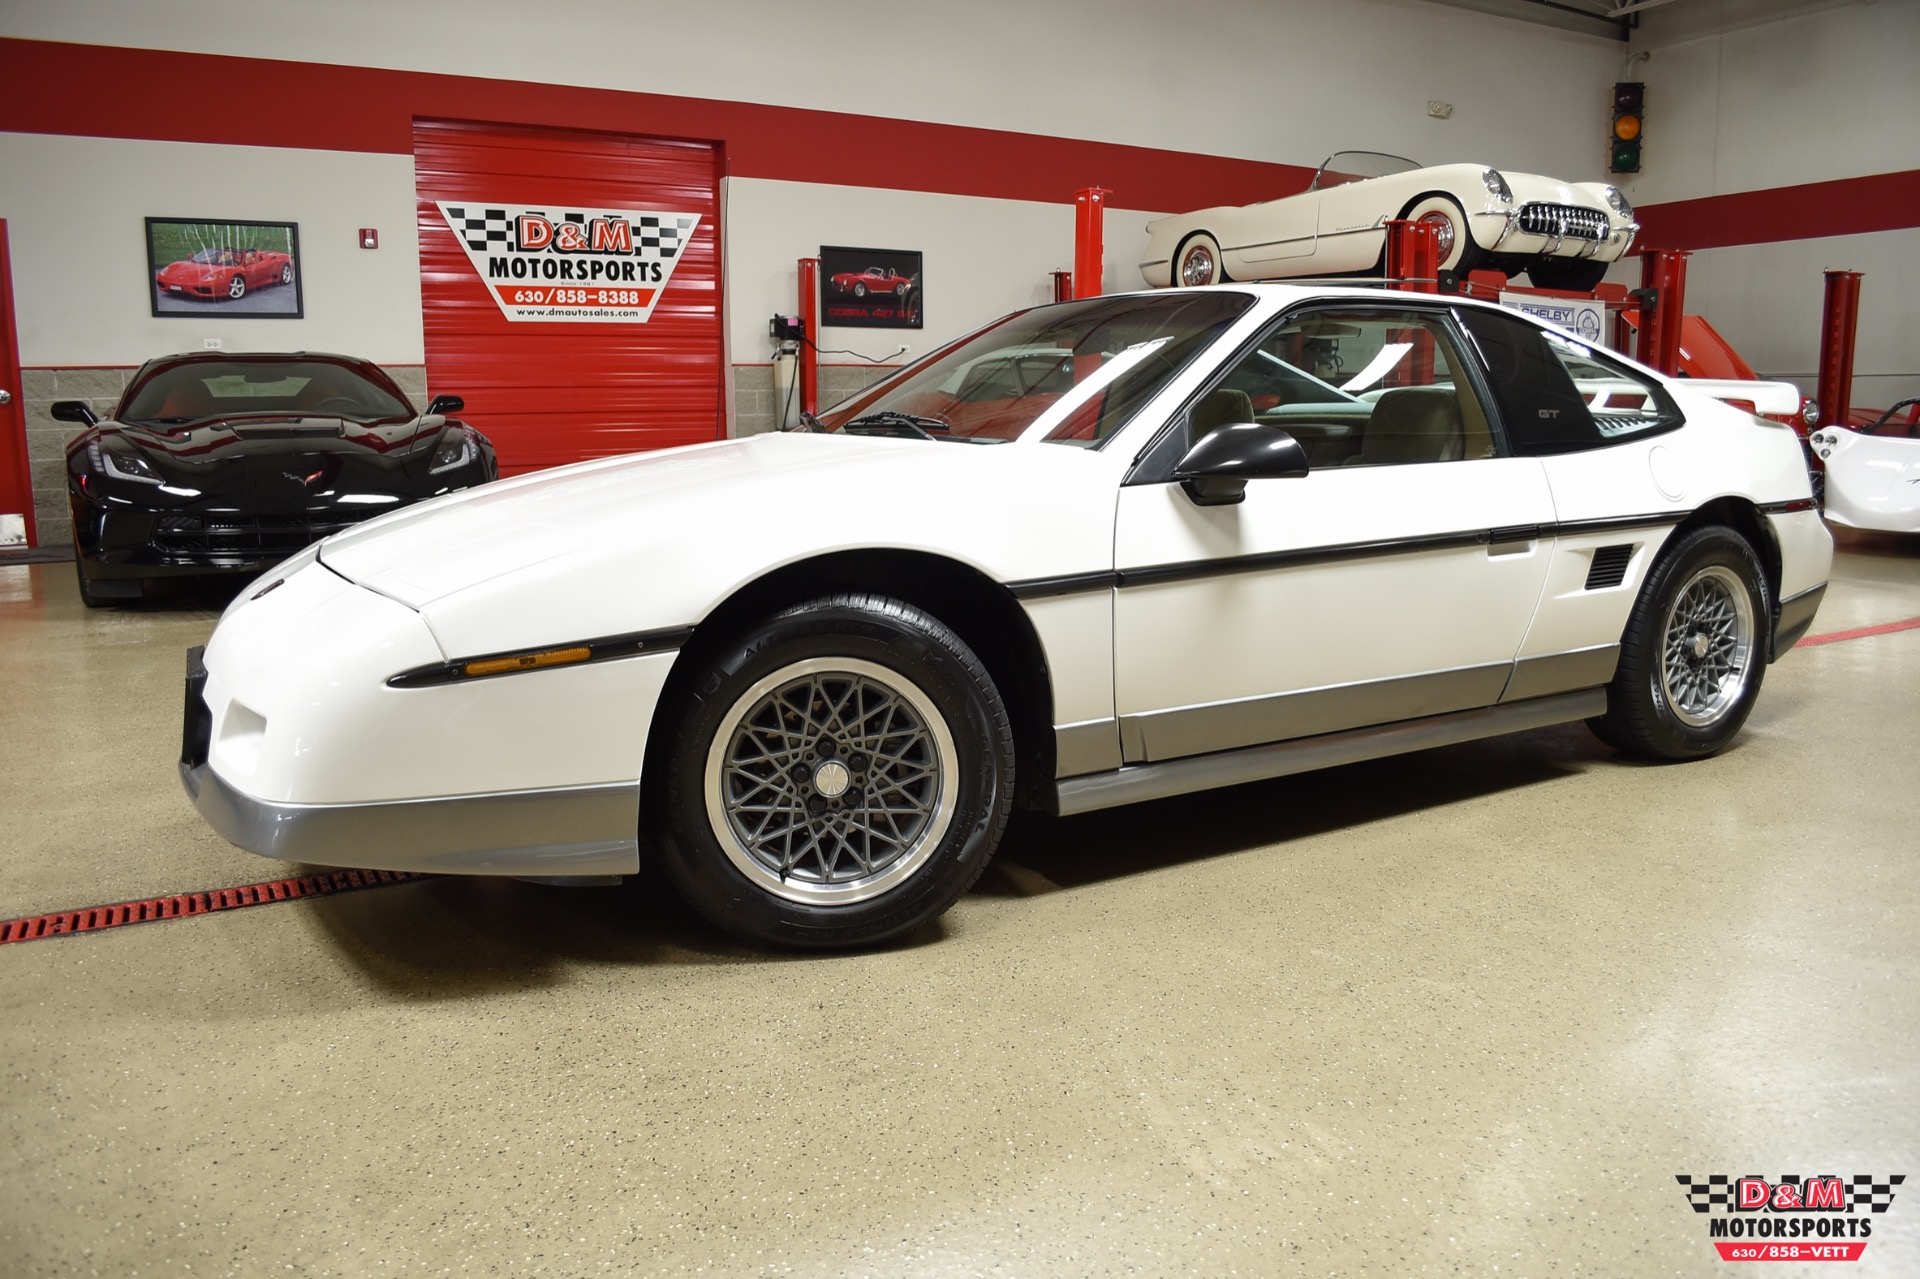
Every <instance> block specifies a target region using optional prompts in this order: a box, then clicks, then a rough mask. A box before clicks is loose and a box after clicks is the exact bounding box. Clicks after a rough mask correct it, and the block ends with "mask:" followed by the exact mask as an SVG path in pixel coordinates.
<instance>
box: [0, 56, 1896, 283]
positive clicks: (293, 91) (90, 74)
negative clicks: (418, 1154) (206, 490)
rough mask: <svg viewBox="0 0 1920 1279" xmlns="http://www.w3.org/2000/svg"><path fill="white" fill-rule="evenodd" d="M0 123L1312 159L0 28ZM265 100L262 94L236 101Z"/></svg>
mask: <svg viewBox="0 0 1920 1279" xmlns="http://www.w3.org/2000/svg"><path fill="white" fill-rule="evenodd" d="M0 83H4V84H6V86H7V92H6V94H5V95H4V96H3V97H0V130H4V131H8V132H16V133H52V134H67V135H76V136H85V137H104V138H147V139H152V140H155V141H166V142H222V143H233V144H240V145H249V146H269V147H301V148H314V149H319V150H329V151H373V152H383V153H388V154H393V155H406V154H408V153H410V152H411V150H412V146H413V120H414V117H415V116H427V117H437V118H441V119H453V120H483V121H502V122H509V123H515V124H532V125H550V126H555V127H559V128H568V129H600V130H608V131H614V132H636V131H637V132H642V133H646V134H648V135H651V136H653V137H664V138H687V139H693V140H697V141H705V142H718V143H722V144H723V145H724V146H725V148H726V155H727V160H728V172H729V173H730V174H732V175H734V176H738V177H749V178H778V179H785V180H788V181H793V182H834V183H844V184H847V185H850V186H874V187H888V188H894V189H898V190H903V191H934V192H941V193H945V194H950V195H966V196H983V197H992V198H999V199H1009V200H1040V201H1047V202H1052V203H1066V202H1068V201H1070V200H1071V199H1072V198H1073V193H1074V191H1076V190H1077V189H1078V188H1080V187H1083V186H1089V185H1092V184H1094V183H1099V184H1101V185H1103V186H1108V187H1111V188H1113V189H1114V191H1115V199H1114V200H1113V201H1112V203H1114V204H1115V205H1116V206H1117V207H1120V208H1133V209H1169V210H1179V209H1198V208H1204V207H1206V206H1208V205H1213V204H1246V203H1250V202H1252V201H1255V200H1270V199H1273V198H1274V197H1276V196H1279V195H1285V194H1288V193H1290V192H1293V191H1297V190H1299V189H1300V188H1301V187H1303V186H1304V185H1305V183H1306V180H1307V178H1308V176H1309V175H1310V174H1311V173H1312V170H1311V169H1308V168H1303V167H1301V166H1299V165H1291V164H1267V163H1263V162H1260V161H1255V160H1239V159H1233V158H1230V157H1226V156H1215V155H1195V154H1191V153H1188V152H1183V151H1165V150H1157V149H1154V148H1151V147H1131V146H1121V145H1118V144H1115V143H1107V142H1087V141H1080V140H1076V139H1072V138H1054V137H1045V136H1042V135H1039V134H1032V133H1013V132H1008V131H1005V130H999V129H973V128H966V127H963V126H960V125H950V124H929V123H925V122H922V121H916V120H891V119H886V118H883V117H880V116H865V115H851V114H846V113H842V112H834V111H811V110H805V109H802V108H798V107H780V106H766V105H762V104H758V103H751V102H720V101H715V100H711V99H707V98H683V97H672V96H668V95H665V94H653V93H630V92H626V91H623V90H617V89H592V88H583V87H580V86H576V85H559V84H535V83H531V82H528V81H522V80H488V79H482V78H480V77H476V76H455V75H440V74H436V73H432V72H423V71H392V70H384V69H381V68H376V67H346V66H331V65H326V64H321V63H310V62H282V61H276V60H272V59H266V58H233V57H224V56H218V55H212V54H199V53H177V52H171V51H167V50H159V49H124V48H117V47H113V46H107V45H78V44H60V43H54V42H50V41H40V40H13V39H0ZM239 102H271V103H272V104H273V109H272V110H259V111H247V110H236V109H235V107H234V104H235V103H239ZM1639 215H1640V223H1641V227H1642V230H1641V233H1640V240H1639V242H1640V245H1641V246H1642V247H1657V248H1673V249H1710V248H1718V247H1722V246H1726V245H1734V244H1766V243H1772V242H1776V241H1782V240H1803V239H1813V238H1818V237H1823V236H1833V235H1855V234H1861V233H1865V232H1873V231H1891V230H1900V229H1904V228H1906V227H1912V226H1920V170H1907V171H1904V172H1899V173H1881V174H1873V175H1871V176H1867V177H1860V178H1847V179H1841V180H1838V181H1834V182H1815V183H1808V184H1805V185H1802V186H1791V187H1775V188H1772V189H1770V190H1765V191H1741V192H1736V193H1733V194H1729V195H1716V196H1706V197H1703V198H1701V199H1697V200H1676V201H1672V202H1669V203H1665V204H1650V205H1646V206H1644V207H1642V208H1641V209H1640V210H1639Z"/></svg>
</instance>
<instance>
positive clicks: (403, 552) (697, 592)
mask: <svg viewBox="0 0 1920 1279" xmlns="http://www.w3.org/2000/svg"><path fill="white" fill-rule="evenodd" d="M1116 468H1118V469H1116ZM1119 469H1124V466H1123V463H1122V462H1121V461H1120V460H1118V459H1109V458H1106V457H1104V456H1103V455H1101V454H1098V453H1094V452H1092V451H1090V450H1084V449H1078V448H1073V447H1069V446H1061V445H1040V444H997V445H969V444H961V443H947V442H930V441H923V440H900V439H885V438H877V437H855V436H846V435H837V434H834V435H811V434H801V435H789V434H772V435H758V436H752V437H749V438H747V439H742V440H731V441H724V442H718V443H713V444H696V445H689V446H686V447H683V448H676V449H663V450H660V451H659V452H654V453H643V454H636V455H632V456H626V457H618V458H604V459H601V460H598V461H593V462H582V463H577V464H575V465H572V466H566V467H560V468H557V469H554V470H550V471H538V472H534V473H533V474H530V475H523V476H519V477H517V478H515V479H510V480H502V481H499V482H497V483H494V484H489V485H485V486H483V487H480V488H476V489H469V490H466V491H464V492H461V493H454V494H449V495H447V496H446V497H442V498H436V499H434V500H432V501H429V502H424V503H421V504H420V505H418V506H414V507H410V508H408V509H406V510H402V511H396V512H394V513H392V514H390V515H385V516H382V517H380V518H379V519H376V520H373V521H371V522H369V523H367V524H364V525H361V526H360V527H358V528H356V529H353V530H351V531H348V532H345V533H342V534H339V535H337V536H335V537H333V538H331V539H329V540H328V541H327V542H325V543H324V544H323V545H322V547H321V551H320V559H321V562H322V563H324V564H325V565H326V566H327V567H328V568H330V569H332V570H333V571H334V572H336V573H338V574H340V575H341V576H343V577H345V578H347V579H349V580H350V581H354V582H357V583H360V584H361V585H363V586H366V587H368V588H369V589H371V590H375V591H378V592H379V593H380V594H383V595H386V596H388V597H390V598H392V599H395V600H397V601H399V602H400V603H403V604H406V605H408V606H409V607H412V608H416V609H423V610H430V606H433V605H435V604H436V602H439V601H446V600H448V598H449V597H452V596H462V597H463V598H465V596H464V595H463V593H467V594H474V595H486V594H487V592H485V591H479V592H476V591H475V590H474V588H477V587H481V586H483V585H484V584H487V583H495V582H499V581H500V579H503V578H507V577H510V576H513V577H515V580H516V581H519V582H523V583H526V584H527V587H526V589H525V590H524V591H520V592H518V593H516V594H515V596H514V598H513V601H512V603H511V604H507V603H505V602H501V603H497V604H496V605H494V606H493V607H494V608H495V609H496V610H497V611H505V612H519V611H526V612H530V613H537V612H538V611H539V604H538V601H539V600H541V599H544V598H547V597H548V595H549V594H550V595H551V597H552V598H554V599H556V600H559V599H574V598H577V597H579V596H583V595H596V594H600V595H604V594H607V593H608V592H615V593H619V592H625V593H634V592H638V593H641V594H643V595H644V596H645V597H646V599H647V601H648V602H649V605H650V609H651V611H646V610H643V612H645V613H646V615H645V617H643V618H640V619H639V620H626V621H624V622H622V621H619V620H616V619H614V618H612V617H610V618H609V620H606V621H603V622H596V623H593V625H599V626H603V627H609V628H611V629H606V630H603V631H599V632H596V633H604V634H615V633H619V631H620V630H622V629H641V628H642V627H643V626H645V625H675V624H681V623H689V622H693V621H697V620H699V617H700V616H703V615H704V612H705V610H706V608H707V607H709V606H710V605H711V604H712V603H713V602H715V597H714V593H715V592H719V593H724V592H725V591H727V590H729V589H731V586H732V585H735V584H738V583H740V582H743V581H746V580H751V578H753V577H754V576H757V575H758V574H759V573H761V572H764V571H766V570H768V569H770V568H773V567H776V566H777V565H779V564H781V563H783V562H790V561H793V560H797V559H802V558H807V557H808V556H811V555H816V554H821V553H824V552H829V551H834V550H842V549H853V548H870V547H888V548H900V549H925V550H930V551H934V552H937V553H940V554H944V555H947V556H948V557H949V558H955V559H961V560H963V561H964V562H968V563H970V564H972V565H973V566H974V567H977V568H979V569H981V570H982V571H983V572H986V573H988V574H989V575H993V576H996V577H998V578H999V579H1000V580H1003V581H1004V580H1008V579H1009V578H1011V577H1014V576H1021V575H1030V576H1042V575H1045V574H1046V573H1048V572H1050V571H1051V572H1058V571H1067V570H1066V569H1065V568H1063V567H1062V566H1063V565H1065V564H1068V563H1072V564H1074V565H1076V566H1077V567H1082V568H1084V567H1086V565H1083V564H1080V563H1079V562H1080V561H1081V560H1084V559H1087V558H1088V557H1089V556H1090V555H1091V556H1094V557H1098V556H1100V555H1105V556H1106V557H1107V558H1108V559H1109V560H1110V558H1111V540H1112V530H1111V513H1112V503H1113V500H1114V499H1113V494H1114V492H1115V483H1116V481H1117V478H1118V470H1119ZM1095 477H1102V478H1098V479H1097V478H1095ZM1103 509H1104V517H1103V515H1102V510H1103ZM956 547H965V548H966V550H965V551H964V552H961V551H957V550H956V549H955V548H956ZM516 575H517V576H516ZM562 577H564V578H565V579H566V580H565V581H561V580H560V579H561V578H562ZM502 589H504V584H502ZM492 598H495V599H501V598H502V597H500V596H499V595H498V593H497V592H496V593H495V594H494V596H493V597H492ZM676 601H677V602H676ZM567 611H573V610H572V607H571V605H569V606H568V608H567ZM433 615H434V614H433V611H431V610H430V616H433ZM635 616H636V615H633V614H629V613H622V614H619V617H620V618H628V619H632V618H634V617H635ZM529 621H530V622H538V621H539V619H538V618H530V619H529ZM583 624H584V623H583ZM530 629H532V630H534V631H536V632H537V631H538V629H539V628H538V626H532V627H530ZM582 633H583V634H584V633H586V632H585V631H583V632H582Z"/></svg>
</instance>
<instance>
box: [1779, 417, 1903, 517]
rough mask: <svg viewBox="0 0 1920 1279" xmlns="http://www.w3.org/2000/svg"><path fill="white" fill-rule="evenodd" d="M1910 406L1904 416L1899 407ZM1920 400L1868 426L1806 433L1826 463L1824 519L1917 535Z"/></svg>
mask: <svg viewBox="0 0 1920 1279" xmlns="http://www.w3.org/2000/svg"><path fill="white" fill-rule="evenodd" d="M1902 409H1905V410H1908V412H1907V413H1906V415H1905V416H1904V418H1903V417H1902V415H1901V410H1902ZM1916 416H1920V400H1902V401H1900V403H1898V404H1896V405H1894V406H1893V407H1892V408H1890V409H1888V410H1887V411H1886V412H1885V413H1884V414H1882V415H1881V416H1880V419H1879V420H1878V421H1877V422H1874V423H1873V424H1872V425H1870V426H1862V427H1850V426H1823V427H1821V428H1820V429H1819V430H1817V431H1815V432H1814V433H1813V434H1812V435H1810V436H1808V437H1807V443H1808V444H1810V445H1811V446H1812V447H1813V448H1814V450H1815V451H1816V452H1818V453H1819V455H1820V460H1821V461H1822V462H1823V463H1824V464H1825V465H1826V468H1827V478H1826V493H1825V505H1826V513H1827V518H1828V519H1829V520H1832V521H1833V522H1834V523H1835V524H1845V525H1846V526H1847V527H1849V528H1863V529H1873V530H1875V531H1877V532H1882V533H1920V421H1916V420H1915V418H1916Z"/></svg>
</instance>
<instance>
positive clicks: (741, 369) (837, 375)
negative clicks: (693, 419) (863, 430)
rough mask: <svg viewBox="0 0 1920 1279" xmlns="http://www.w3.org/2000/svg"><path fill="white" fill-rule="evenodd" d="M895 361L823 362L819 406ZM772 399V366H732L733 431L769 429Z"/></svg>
mask: <svg viewBox="0 0 1920 1279" xmlns="http://www.w3.org/2000/svg"><path fill="white" fill-rule="evenodd" d="M898 367H899V366H898V365H894V364H885V365H882V364H871V365H869V364H854V365H849V364H824V365H822V366H821V367H820V407H821V408H828V407H830V406H832V405H835V404H838V403H839V402H840V401H841V400H844V399H846V398H847V397H848V396H850V395H855V394H858V393H859V392H861V391H864V390H866V389H867V388H868V387H870V386H872V385H873V384H874V383H875V382H878V381H879V380H880V379H881V378H883V377H885V376H887V375H888V374H889V373H891V372H893V371H894V370H895V369H896V368H898ZM778 408H779V406H778V405H777V404H776V403H775V401H774V394H773V366H772V365H770V364H736V365H734V366H733V433H734V434H735V435H736V436H739V435H759V434H760V433H762V432H763V431H771V430H772V429H773V426H774V421H775V419H776V417H777V416H778Z"/></svg>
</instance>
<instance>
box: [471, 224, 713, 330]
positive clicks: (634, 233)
mask: <svg viewBox="0 0 1920 1279" xmlns="http://www.w3.org/2000/svg"><path fill="white" fill-rule="evenodd" d="M435 203H436V204H437V205H438V207H439V209H440V215H441V217H443V218H444V219H445V220H446V224H447V230H449V231H451V232H452V233H453V236H454V239H456V240H457V241H459V244H460V248H461V250H462V251H463V252H464V253H465V254H466V256H467V262H468V264H469V265H471V266H472V267H473V270H474V274H476V275H477V276H479V277H480V281H481V283H482V284H483V285H484V286H485V288H486V290H487V293H488V294H489V296H491V297H492V298H493V300H494V302H495V304H496V305H498V306H499V308H500V312H501V314H502V315H504V316H505V317H506V318H507V319H508V320H509V321H550V322H554V321H557V322H563V323H569V322H581V323H601V324H644V323H646V322H647V321H648V320H649V319H650V318H651V317H652V315H653V310H654V307H655V306H656V305H657V304H658V303H659V301H660V298H661V295H662V294H664V293H665V292H666V291H667V288H668V286H669V285H671V284H672V282H673V273H674V268H675V267H677V266H678V265H679V264H680V262H681V260H682V259H683V258H685V257H686V256H687V252H686V251H687V248H688V247H689V246H690V245H691V244H692V243H693V239H694V235H695V233H696V232H697V231H698V230H699V228H700V217H701V215H700V214H698V213H676V212H669V211H663V210H660V209H565V208H557V207H555V206H553V205H551V204H549V205H542V206H539V207H535V206H533V205H527V204H514V203H511V202H509V201H501V202H500V203H499V204H488V203H469V202H464V201H463V202H459V203H453V202H449V201H445V200H440V201H436V202H435Z"/></svg>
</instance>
